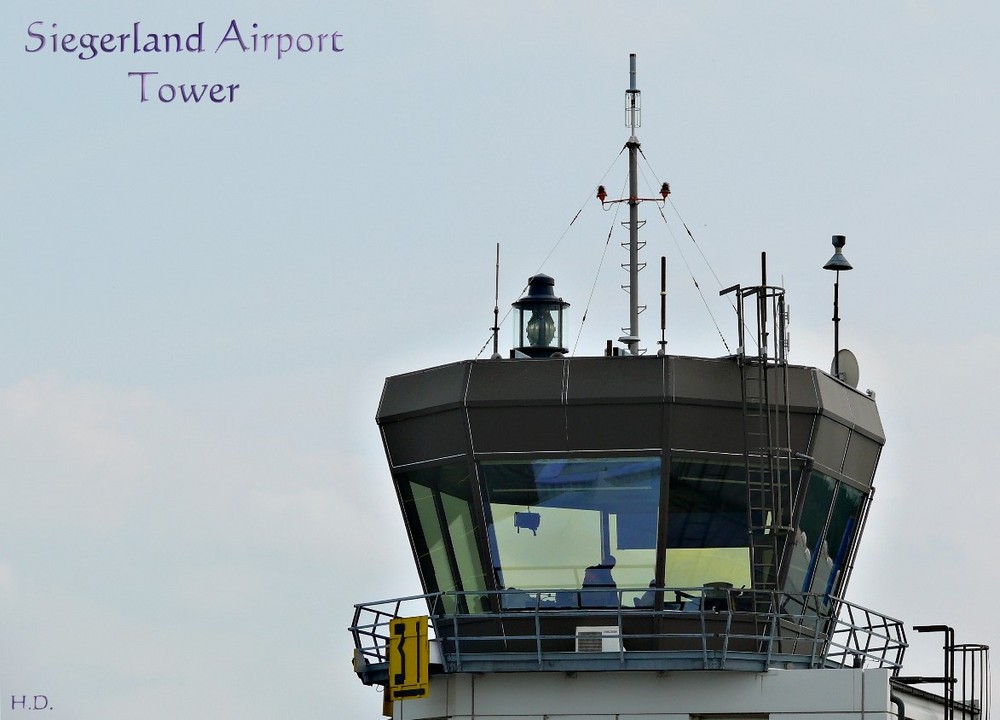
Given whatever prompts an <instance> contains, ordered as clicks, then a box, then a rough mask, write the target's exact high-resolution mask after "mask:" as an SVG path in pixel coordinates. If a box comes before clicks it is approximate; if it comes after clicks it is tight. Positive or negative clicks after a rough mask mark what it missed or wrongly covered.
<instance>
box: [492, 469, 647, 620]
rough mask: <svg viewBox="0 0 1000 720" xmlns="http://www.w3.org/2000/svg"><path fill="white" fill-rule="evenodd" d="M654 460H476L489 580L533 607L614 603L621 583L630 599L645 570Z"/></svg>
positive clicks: (643, 584)
mask: <svg viewBox="0 0 1000 720" xmlns="http://www.w3.org/2000/svg"><path fill="white" fill-rule="evenodd" d="M660 465H661V463H660V459H659V458H658V457H655V458H649V457H646V458H601V459H583V460H580V459H570V460H552V459H545V460H532V461H522V462H503V461H500V462H483V463H481V464H480V474H481V477H482V479H483V483H484V486H485V492H486V495H487V499H488V502H489V508H490V514H491V517H492V522H491V525H490V528H489V533H490V536H491V543H492V544H493V545H494V547H495V559H494V562H496V563H498V566H499V572H498V577H502V581H503V583H504V585H505V586H506V587H507V588H508V589H513V588H516V589H519V590H524V591H526V598H525V600H526V602H528V603H530V604H531V605H532V606H534V604H535V603H536V602H537V603H538V604H539V605H540V606H543V607H545V606H555V607H565V606H576V605H578V604H580V605H583V606H605V605H613V604H617V602H618V594H617V591H618V590H623V591H624V590H625V589H627V588H630V589H631V591H628V592H624V593H623V601H624V603H625V604H626V605H627V606H631V605H632V603H633V601H634V600H635V599H636V598H638V597H640V596H641V595H642V592H643V590H644V589H645V588H647V587H648V585H649V582H650V580H652V579H653V577H654V566H655V558H656V514H657V508H658V506H659V488H660ZM581 588H583V589H584V592H582V593H581V592H578V590H580V589H581ZM538 591H548V592H541V593H539V592H538ZM602 593H603V594H602Z"/></svg>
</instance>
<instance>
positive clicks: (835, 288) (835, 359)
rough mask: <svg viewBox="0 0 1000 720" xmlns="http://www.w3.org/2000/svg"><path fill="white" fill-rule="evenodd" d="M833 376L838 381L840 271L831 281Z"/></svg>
mask: <svg viewBox="0 0 1000 720" xmlns="http://www.w3.org/2000/svg"><path fill="white" fill-rule="evenodd" d="M833 376H834V377H835V378H837V379H838V380H840V270H838V271H837V274H836V277H835V279H834V281H833Z"/></svg>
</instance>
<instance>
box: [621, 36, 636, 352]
mask: <svg viewBox="0 0 1000 720" xmlns="http://www.w3.org/2000/svg"><path fill="white" fill-rule="evenodd" d="M628 60H629V89H628V90H626V91H625V112H626V115H627V122H628V127H629V130H630V131H631V135H630V137H629V139H628V142H627V143H625V147H627V148H628V294H629V328H628V335H626V336H625V337H623V338H619V340H620V341H621V342H623V343H625V344H626V345H628V351H629V352H630V353H631V354H632V355H638V354H639V270H640V269H641V268H640V266H639V227H640V224H639V169H638V168H639V139H638V138H637V137H636V136H635V129H636V128H637V127H639V125H640V124H641V116H640V109H641V108H640V104H639V91H638V90H637V89H636V87H635V53H632V54H630V55H629V56H628Z"/></svg>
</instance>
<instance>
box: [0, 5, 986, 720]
mask: <svg viewBox="0 0 1000 720" xmlns="http://www.w3.org/2000/svg"><path fill="white" fill-rule="evenodd" d="M539 5H541V6H540V7H539ZM0 13H2V15H0V17H2V24H0V53H2V56H0V58H2V59H0V67H2V72H0V82H2V85H0V130H2V137H3V150H2V153H0V509H2V513H3V517H2V520H0V648H2V649H0V701H2V702H3V705H2V706H0V711H2V712H4V713H8V712H10V696H11V695H15V696H17V697H20V696H22V695H27V696H28V697H29V702H30V698H31V697H32V696H34V695H36V694H37V695H44V696H45V697H46V698H47V701H48V703H50V705H51V707H52V708H53V710H52V711H51V712H49V713H48V714H47V717H48V718H49V719H50V720H60V719H61V718H73V719H74V720H98V719H100V720H105V719H107V718H125V717H143V718H148V719H150V720H158V719H160V718H163V719H166V718H171V719H173V718H177V717H188V718H192V717H194V718H198V717H240V718H247V719H248V720H249V719H254V718H260V719H261V720H264V719H267V720H270V719H272V718H276V717H294V718H324V717H337V718H359V719H360V718H377V717H379V716H380V711H381V700H380V695H379V694H378V693H377V692H376V691H375V690H374V689H372V688H366V687H364V686H362V685H361V683H360V682H358V680H357V678H356V677H355V676H354V675H353V673H352V671H351V665H350V658H351V639H350V636H349V634H348V633H347V632H346V628H347V626H348V625H349V624H350V621H351V613H352V606H353V605H354V603H358V602H364V601H372V600H378V599H382V598H387V597H393V596H399V595H408V594H412V593H417V592H419V584H418V581H417V577H416V572H415V570H414V568H413V563H412V558H411V555H410V551H409V547H408V544H407V542H406V540H405V536H404V532H403V527H402V521H401V519H400V514H399V510H398V508H397V506H396V502H395V498H394V495H393V492H392V488H391V483H390V478H389V474H388V471H387V469H386V464H385V458H384V455H383V451H382V448H381V444H380V440H379V436H378V432H377V428H376V426H375V423H374V420H373V418H374V414H375V411H376V406H377V403H378V398H379V395H380V392H381V389H382V382H383V379H384V378H385V377H386V376H387V375H392V374H396V373H400V372H406V371H409V370H415V369H419V368H421V367H427V366H431V365H435V364H440V363H445V362H451V361H455V360H460V359H467V358H471V357H475V356H476V355H477V353H479V351H480V349H481V348H482V347H483V345H484V344H485V343H486V342H487V340H488V337H489V331H488V328H489V327H490V326H491V325H492V319H493V318H492V309H493V277H494V261H495V259H494V253H495V247H496V243H498V242H499V243H500V244H501V256H502V260H501V270H500V275H501V282H500V295H501V301H500V303H501V307H502V308H506V307H509V303H511V302H513V301H514V300H516V299H517V297H518V294H519V292H520V290H521V288H522V287H523V286H524V284H525V282H526V280H527V278H528V276H529V275H531V274H533V273H535V272H536V271H538V270H539V269H541V270H543V271H544V272H546V273H548V274H550V275H552V276H554V277H555V278H556V289H557V292H558V293H559V294H560V295H562V296H563V297H564V298H565V299H566V300H568V301H570V302H571V303H572V308H571V311H570V312H571V314H570V316H569V326H568V327H569V336H570V338H571V339H572V341H573V343H572V347H574V348H575V351H576V354H578V355H587V354H598V353H600V352H601V350H602V348H603V346H604V341H605V339H606V338H617V337H618V336H619V335H620V334H621V331H620V327H621V326H622V325H626V324H627V322H628V319H627V318H628V314H627V305H626V298H625V296H624V294H623V293H622V292H621V290H620V289H619V285H620V284H622V283H623V282H624V281H625V274H624V273H623V272H622V271H621V269H620V268H619V265H620V264H621V263H622V262H625V260H626V256H625V254H624V252H623V251H622V250H621V248H620V247H619V246H618V243H619V242H620V241H622V240H624V237H623V236H622V235H621V232H622V230H621V228H620V227H619V228H618V231H617V232H616V235H615V236H614V237H613V238H612V241H611V243H610V246H609V249H608V253H607V256H606V257H605V258H604V260H603V264H602V253H603V252H604V248H605V243H606V240H607V234H608V230H609V228H610V227H612V224H613V222H614V220H615V218H614V217H613V213H604V212H602V211H601V209H600V207H599V205H598V203H597V201H596V200H594V199H593V198H592V195H593V191H594V188H595V187H596V186H597V184H598V183H602V182H603V183H604V184H606V185H607V186H608V188H609V193H610V194H612V195H617V193H619V192H620V188H621V187H622V184H623V183H624V182H625V170H626V169H625V164H624V161H623V158H622V157H619V151H620V150H621V148H622V145H623V144H624V142H625V141H626V139H627V138H628V131H627V129H626V127H625V124H624V110H623V108H624V90H625V88H626V87H627V85H628V54H629V53H630V52H635V53H637V54H638V67H639V75H638V79H639V82H638V85H639V88H640V89H641V90H642V101H643V114H642V127H641V128H640V129H639V133H638V135H639V139H640V140H641V142H642V147H643V152H644V155H645V158H646V159H647V160H648V165H646V164H644V168H645V169H644V172H645V173H646V175H647V180H648V183H649V189H648V190H644V192H654V191H655V189H656V188H658V187H659V183H660V182H662V181H669V182H670V183H671V186H672V188H673V195H672V201H673V202H672V204H671V205H668V206H667V208H666V217H667V221H668V222H667V223H664V221H663V220H662V219H661V218H660V217H659V215H656V214H653V211H652V208H644V211H643V212H644V213H645V215H644V216H645V217H646V219H647V220H648V223H647V226H646V228H645V230H644V231H645V235H644V239H645V240H646V242H647V243H648V244H647V245H646V247H645V249H644V250H643V259H644V260H645V261H646V262H648V263H649V264H650V268H649V269H648V270H646V271H645V272H644V273H643V276H642V278H641V282H642V285H641V288H642V290H641V292H642V295H643V300H644V302H646V303H648V304H650V305H651V306H655V303H656V297H657V296H656V291H657V289H658V280H657V271H656V270H654V267H656V266H658V258H659V257H660V255H667V256H668V258H669V260H668V261H669V264H670V274H669V285H670V299H669V304H670V311H669V312H670V318H669V321H668V324H669V326H670V328H669V341H670V345H669V349H670V351H671V352H675V353H680V354H697V355H708V356H717V355H722V354H725V353H726V347H725V345H724V344H723V341H722V340H721V339H720V337H719V333H718V332H717V330H716V328H715V324H714V323H716V322H717V323H718V325H719V327H720V328H721V329H722V332H723V334H724V335H725V337H726V342H728V344H729V347H730V348H732V347H735V342H734V340H735V329H736V323H735V319H734V318H733V317H732V312H731V311H727V310H726V306H725V304H724V303H721V302H720V301H719V300H718V298H717V294H718V293H717V291H718V289H719V285H720V283H721V284H722V285H723V286H728V285H732V284H735V283H742V284H744V285H747V284H752V283H755V282H757V281H758V278H759V253H760V252H761V251H762V250H766V251H767V253H768V268H769V279H770V280H771V281H772V282H781V281H783V282H784V284H785V286H786V288H787V290H788V297H789V301H790V303H791V305H792V328H791V329H792V356H791V358H792V360H793V361H794V362H797V363H801V364H806V365H817V366H819V367H823V368H828V367H829V363H830V358H831V356H832V345H833V340H832V334H833V333H832V323H831V322H830V318H831V317H832V307H831V305H832V276H831V274H830V273H828V272H824V271H823V270H822V269H821V268H822V265H823V264H824V263H825V262H826V260H827V259H828V258H829V257H830V255H831V253H832V247H831V245H830V237H831V235H833V234H843V235H846V236H847V245H846V247H845V249H844V252H845V255H846V257H847V258H848V259H849V260H850V262H851V263H852V264H853V265H854V267H855V270H854V271H853V272H851V273H848V274H846V275H843V276H842V279H841V300H842V303H841V305H842V307H841V317H842V323H841V344H842V346H846V347H849V348H851V349H852V350H853V351H854V352H855V354H856V355H857V357H858V359H859V362H860V366H861V388H862V389H865V388H871V389H872V390H874V391H875V393H876V394H877V400H878V404H879V408H880V411H881V413H882V420H883V424H884V426H885V430H886V434H887V436H888V443H887V445H886V448H885V452H884V454H883V457H882V462H881V466H880V471H879V473H878V475H877V477H876V487H877V492H876V497H875V503H874V506H873V509H872V512H871V516H870V519H869V523H868V528H867V532H866V539H865V541H864V542H863V543H862V547H861V550H860V554H859V557H858V565H857V568H856V571H855V574H854V579H853V582H852V585H851V587H850V590H849V593H848V597H849V599H851V600H853V601H854V602H856V603H859V604H862V605H865V606H869V607H872V608H875V609H877V610H880V611H882V612H885V613H887V614H889V615H892V616H895V617H899V618H901V619H902V620H904V621H905V622H906V623H907V625H908V626H909V625H912V624H915V623H950V624H952V625H953V626H954V627H955V629H956V639H957V640H958V641H959V642H980V643H986V644H996V643H997V642H998V640H997V638H996V634H997V630H996V622H995V600H996V598H997V597H998V596H1000V580H998V576H997V574H996V573H995V572H994V571H993V566H994V560H992V559H991V558H994V557H995V548H994V542H995V538H996V529H995V528H996V507H997V506H998V500H1000V488H998V484H997V482H996V480H995V478H994V477H993V472H994V471H993V470H992V466H993V465H994V464H995V457H994V456H995V455H996V450H997V445H998V443H997V440H996V436H995V431H994V424H995V418H996V409H997V407H998V406H1000V390H998V384H997V382H996V379H995V378H996V371H995V369H994V365H995V363H996V358H997V357H998V356H1000V322H998V320H997V317H996V312H997V306H998V302H997V293H996V289H995V280H994V278H995V277H996V268H997V266H998V264H1000V251H998V249H997V248H998V231H997V227H998V220H997V206H998V200H997V191H998V188H1000V141H998V136H997V132H998V131H997V129H998V128H1000V98H998V94H997V88H998V87H1000V54H998V53H997V50H996V29H997V27H998V26H1000V6H998V5H997V4H996V3H988V2H966V3H961V4H955V3H945V2H880V3H860V2H846V3H837V4H829V3H827V4H822V5H820V4H817V3H807V4H803V3H798V2H787V3H785V2H764V3H737V2H732V3H722V2H699V3H689V2H656V3H653V2H648V3H644V2H638V3H629V4H628V5H615V4H613V3H606V2H601V3H599V2H559V3H557V2H553V3H547V4H537V3H529V2H510V1H508V2H504V3H472V2H461V1H459V0H455V1H452V2H445V1H440V2H414V3H409V2H406V3H404V2H366V3H360V2H357V3H331V2H320V0H294V1H292V2H285V3H274V2H265V1H264V0H231V1H230V2H228V3H221V4H211V5H210V6H206V3H202V2H194V1H193V0H171V1H170V2H161V1H160V0H145V2H143V3H142V4H141V5H137V4H136V3H126V2H109V1H107V0H103V1H102V0H99V1H96V2H88V3H81V2H79V1H77V0H73V1H71V0H53V1H47V0H30V1H29V0H6V2H4V3H3V4H2V9H0ZM233 20H235V21H236V22H237V26H238V27H239V28H240V30H241V31H242V34H243V35H244V36H245V37H244V39H245V40H246V41H247V42H248V43H249V41H250V38H249V35H250V34H251V33H253V32H258V33H260V34H261V35H262V34H265V33H272V34H279V33H292V34H294V35H295V36H296V37H298V36H300V35H303V34H305V35H307V36H310V38H311V42H318V36H319V35H321V34H327V35H332V34H333V33H339V35H338V37H337V38H336V39H337V42H338V50H340V52H331V51H330V48H329V45H326V46H325V49H324V50H323V51H318V50H316V49H314V50H313V51H311V52H304V51H302V52H300V51H297V50H296V51H290V52H287V53H284V54H283V56H282V57H281V58H280V59H279V58H278V57H277V52H276V49H275V47H274V46H273V45H272V46H271V47H270V48H269V49H268V51H266V52H265V51H263V49H260V50H258V52H252V51H249V50H248V51H247V52H246V53H243V52H240V51H239V48H238V47H237V45H236V44H235V43H234V42H228V43H226V44H224V45H223V46H222V47H221V48H218V51H217V52H216V49H217V47H218V43H219V42H220V41H221V40H222V39H223V38H224V37H225V36H226V34H227V30H228V28H229V27H230V23H231V21H233ZM36 21H40V23H39V24H38V25H35V26H33V27H34V28H35V32H36V33H40V34H43V35H44V36H45V40H44V43H45V45H44V46H43V47H39V45H40V43H41V42H42V40H39V39H37V38H33V37H32V36H31V35H30V34H29V29H30V28H31V27H32V23H34V22H36ZM137 21H138V22H140V23H141V27H140V32H141V33H142V35H143V36H145V34H146V33H157V34H161V35H162V34H164V33H181V34H182V35H183V36H184V37H187V36H188V35H191V34H192V33H196V32H197V31H198V26H199V23H203V25H202V31H201V32H202V37H203V45H204V52H202V53H188V52H185V53H163V52H161V53H159V54H156V53H152V52H150V53H141V52H140V53H138V54H136V53H133V52H132V51H131V47H128V48H127V49H126V51H125V52H110V53H104V52H101V53H99V54H98V56H97V57H94V58H91V59H80V58H79V57H78V55H79V54H80V52H81V51H80V50H77V51H76V53H74V52H69V51H63V50H62V49H61V48H60V49H59V50H58V51H56V52H53V50H52V43H51V35H52V34H53V33H57V34H59V35H60V37H63V36H64V34H66V33H72V34H74V35H76V36H79V35H80V34H84V33H95V34H98V35H103V34H113V35H115V36H117V35H120V34H123V33H127V32H132V30H133V23H135V22H137ZM53 23H55V24H56V27H55V28H53V27H52V24H53ZM253 23H257V24H258V28H257V29H256V31H255V30H254V29H253V27H252V25H253ZM302 42H303V43H306V41H305V40H303V41H302ZM327 42H329V39H327ZM71 46H72V43H71ZM305 46H306V47H308V45H305ZM109 47H110V45H109ZM35 48H38V51H36V52H29V49H32V50H33V49H35ZM85 54H86V53H85ZM130 72H131V73H154V72H155V73H158V74H157V75H146V76H138V75H134V76H132V77H130V76H129V73H130ZM143 77H145V81H146V82H147V88H146V91H147V102H142V101H141V94H142V87H141V81H142V78H143ZM216 83H218V84H220V85H222V86H225V89H224V90H222V91H220V92H218V93H217V94H216V95H217V98H221V99H224V100H226V101H225V102H219V103H212V102H210V101H208V100H206V99H205V98H203V100H202V102H200V103H194V102H189V103H186V104H185V103H183V102H182V101H181V100H180V96H179V93H180V92H181V90H180V89H179V86H180V85H182V84H185V85H186V86H187V87H188V88H190V87H191V86H195V87H200V86H201V85H205V84H207V85H209V86H210V87H211V85H213V84H216ZM165 84H166V85H171V86H173V87H174V90H169V89H167V90H164V91H163V92H164V93H165V94H166V96H167V97H170V96H171V93H172V92H177V93H178V97H177V99H175V100H174V101H173V102H171V103H163V102H160V101H159V100H158V97H159V93H160V90H159V88H160V86H162V85H165ZM229 85H239V87H238V88H235V89H234V90H233V91H232V92H233V95H232V102H229V101H228V92H229V91H228V86H229ZM616 158H617V159H616ZM581 208H582V210H581ZM578 211H580V216H579V219H578V220H577V221H576V222H575V223H574V224H573V225H572V226H570V221H571V220H572V219H573V217H574V216H575V215H576V214H577V212H578ZM679 218H681V219H683V221H684V222H686V223H687V225H688V227H689V228H690V229H691V231H692V233H693V234H694V236H695V238H696V239H697V241H698V247H700V249H701V252H703V253H704V256H705V258H707V260H708V262H707V263H706V262H705V260H704V259H702V257H701V254H700V253H699V251H698V248H696V247H695V246H694V245H693V244H692V243H691V241H690V240H689V239H687V237H686V235H685V234H684V231H683V226H682V225H681V223H680V220H679ZM620 219H621V218H618V220H620ZM553 248H555V250H554V252H551V254H550V251H552V250H553ZM688 264H689V265H690V268H691V269H690V272H689V270H688V267H687V265H688ZM716 277H717V278H718V280H717V279H716ZM692 278H693V279H695V280H697V282H698V284H699V286H700V287H701V289H702V292H703V293H704V296H705V301H704V302H703V301H702V299H701V297H700V296H699V294H698V292H697V290H696V289H695V287H694V282H692ZM592 289H593V299H592V300H591V301H590V303H589V306H588V298H589V297H590V295H591V292H592ZM706 305H707V307H706ZM588 307H589V312H588V313H587V321H586V323H585V324H584V325H583V326H582V330H581V325H580V321H581V318H582V317H583V314H584V310H585V309H587V308H588ZM654 315H655V313H654V312H650V313H648V314H646V315H644V316H643V318H642V324H641V327H640V329H641V334H642V337H643V341H644V342H643V344H644V345H645V346H646V347H649V348H652V349H653V350H654V351H655V348H656V345H655V343H656V340H657V339H658V332H657V328H656V326H657V318H655V316H654ZM713 318H714V320H713ZM578 333H579V341H578V343H577V334H578ZM511 335H512V331H511V329H510V327H509V323H507V324H506V325H505V326H504V328H503V329H502V331H501V343H502V349H505V348H507V347H509V344H510V338H511ZM488 352H489V351H488V350H487V353H488ZM911 640H912V641H913V642H914V647H913V648H912V652H911V655H910V657H911V658H912V660H913V663H912V665H910V666H909V667H908V668H907V672H908V674H935V673H937V672H938V669H939V667H940V661H939V654H940V649H939V644H938V643H939V639H938V638H927V637H918V636H916V635H915V634H912V633H911ZM21 712H22V711H15V712H10V717H18V716H19V713H21ZM24 712H26V711H24ZM5 716H6V715H5Z"/></svg>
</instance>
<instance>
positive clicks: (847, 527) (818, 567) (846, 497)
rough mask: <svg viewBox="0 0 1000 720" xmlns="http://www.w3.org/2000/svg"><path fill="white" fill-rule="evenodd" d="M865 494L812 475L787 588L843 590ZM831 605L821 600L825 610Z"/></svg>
mask: <svg viewBox="0 0 1000 720" xmlns="http://www.w3.org/2000/svg"><path fill="white" fill-rule="evenodd" d="M864 499H865V494H864V493H863V492H861V491H860V490H855V489H854V488H852V487H850V486H849V485H847V484H845V483H842V482H838V481H836V480H834V479H833V478H831V477H828V476H826V475H823V474H821V473H818V472H814V473H812V475H811V476H810V478H809V487H808V491H807V494H806V498H805V503H804V504H803V506H802V516H801V518H800V520H799V530H798V532H797V533H796V536H795V545H794V547H793V548H792V556H791V558H790V561H789V565H788V579H787V581H786V584H785V587H786V588H787V589H788V591H789V592H793V593H799V592H803V593H810V592H811V593H815V594H817V595H822V596H828V595H832V594H836V593H837V592H839V591H840V587H841V582H840V581H841V579H842V577H843V569H844V565H845V564H846V562H847V560H848V558H849V557H850V555H851V551H852V548H853V546H854V544H855V542H856V539H857V530H858V523H859V522H860V518H861V511H862V508H863V506H864ZM829 608H830V605H829V602H827V601H826V600H825V598H823V599H820V600H819V601H818V609H819V611H820V612H821V613H822V612H824V611H828V610H829Z"/></svg>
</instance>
